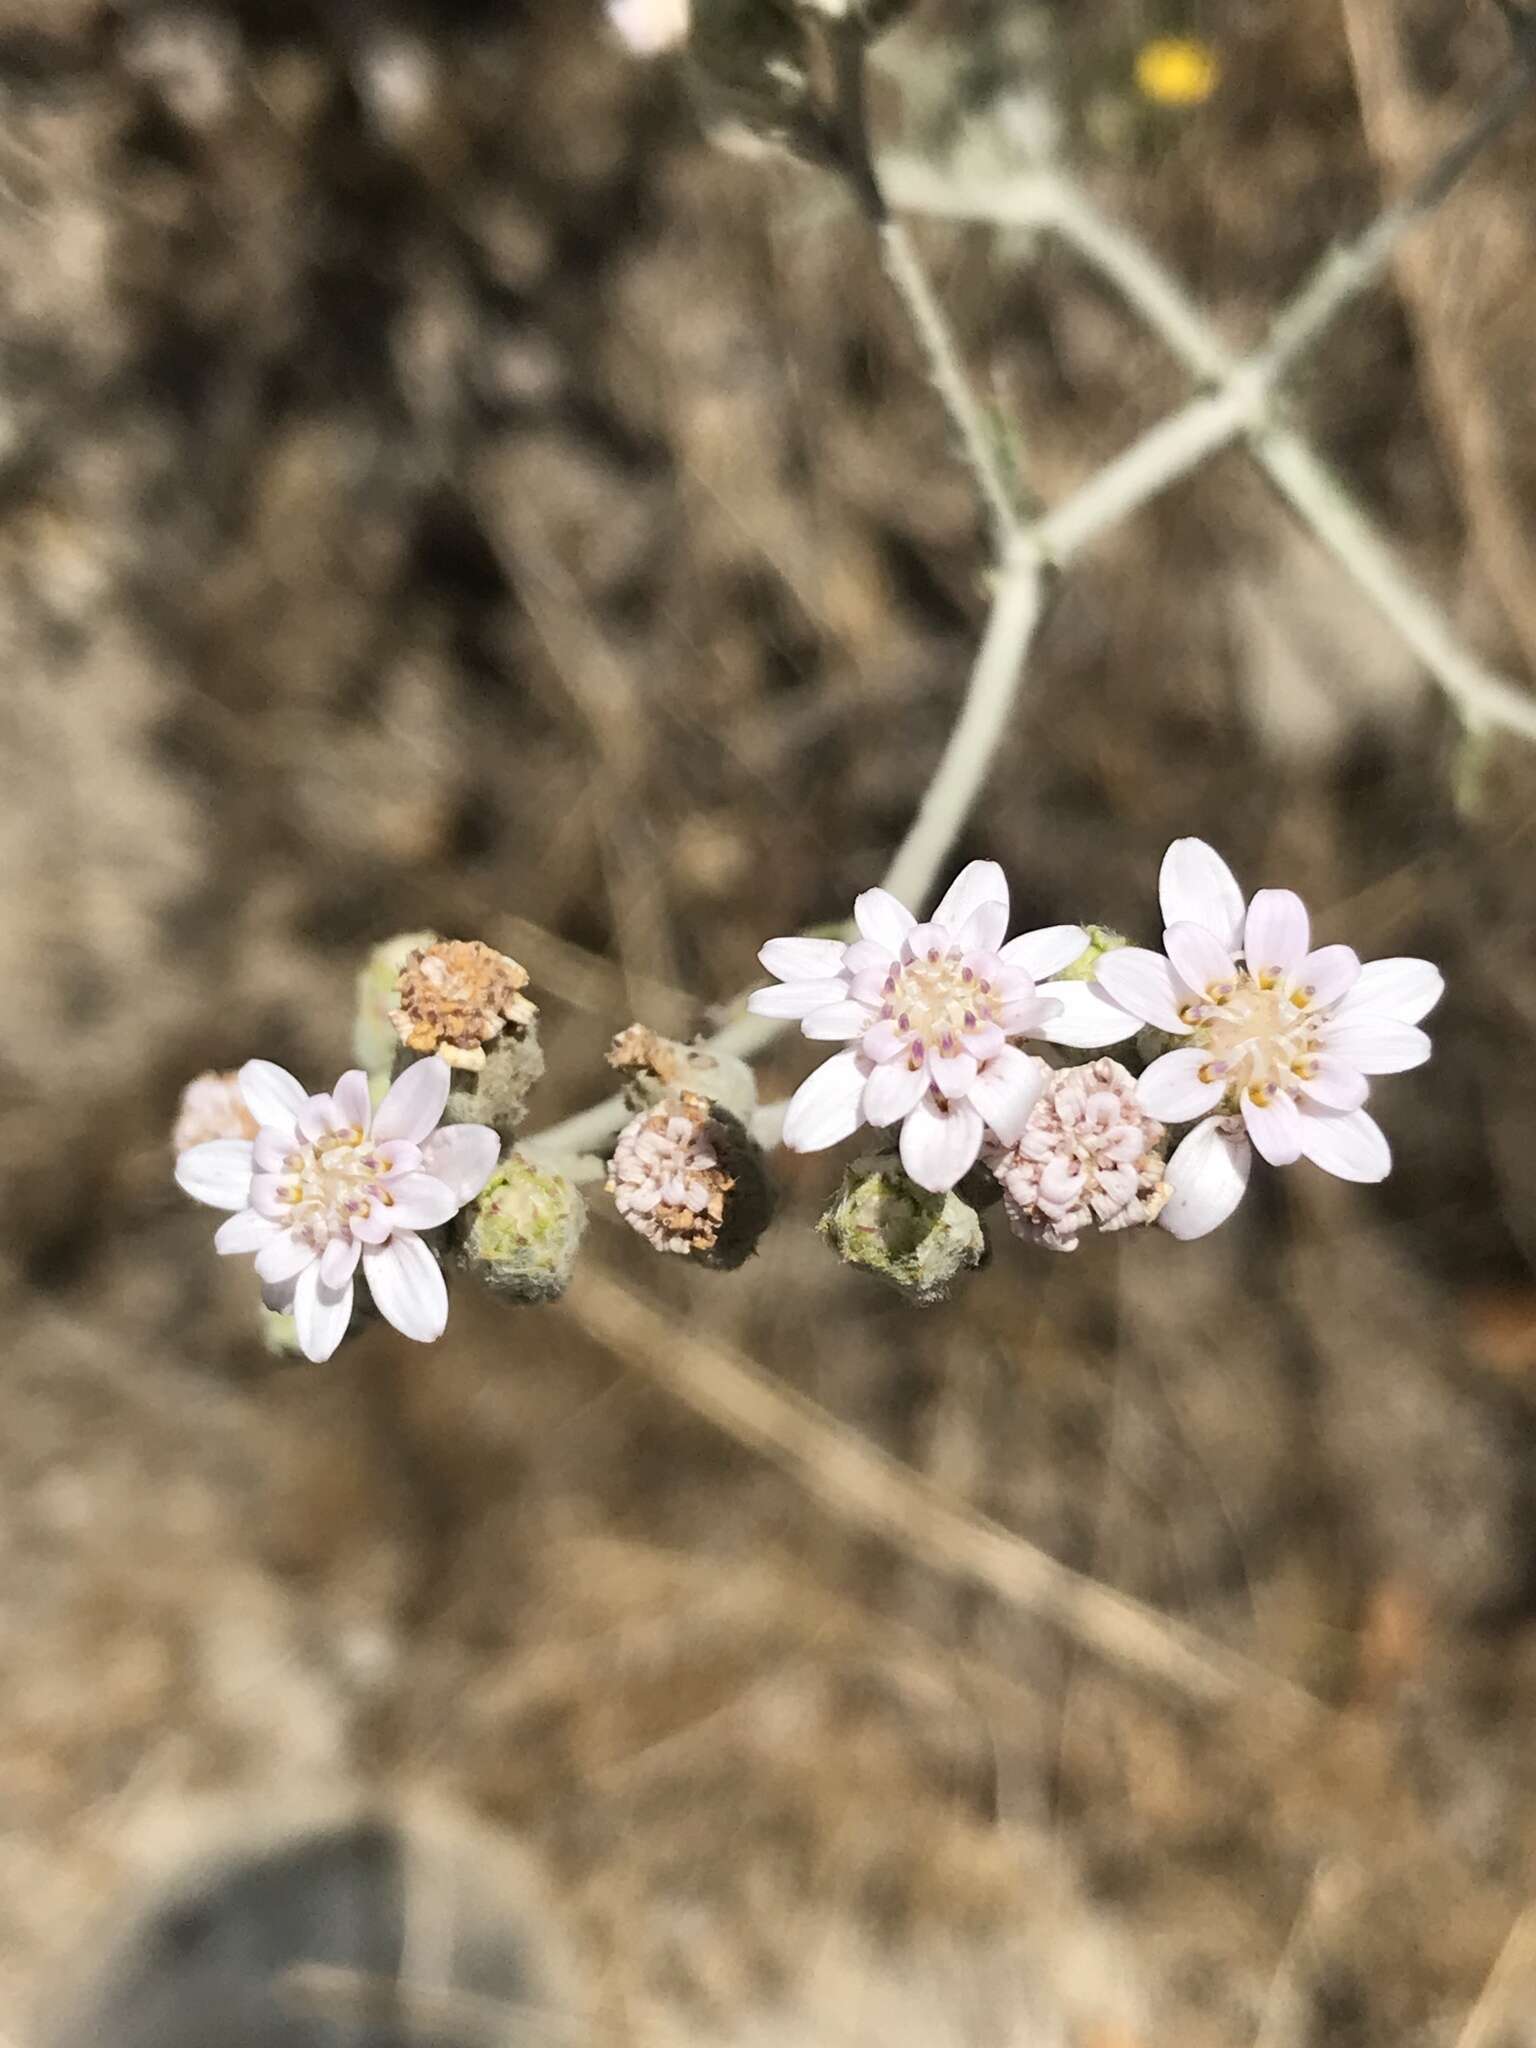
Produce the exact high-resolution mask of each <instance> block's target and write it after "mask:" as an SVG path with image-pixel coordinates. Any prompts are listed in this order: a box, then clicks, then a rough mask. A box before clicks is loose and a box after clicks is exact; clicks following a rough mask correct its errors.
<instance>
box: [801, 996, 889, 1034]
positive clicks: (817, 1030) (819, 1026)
mask: <svg viewBox="0 0 1536 2048" xmlns="http://www.w3.org/2000/svg"><path fill="white" fill-rule="evenodd" d="M873 1022H874V1016H873V1013H872V1012H871V1010H870V1009H869V1007H868V1005H867V1004H864V1003H855V1002H852V1001H849V1002H843V1003H828V1004H827V1005H826V1006H825V1008H823V1009H820V1010H812V1011H811V1012H810V1014H809V1015H808V1016H806V1017H803V1018H802V1019H801V1020H800V1029H801V1030H802V1031H803V1032H804V1034H805V1036H806V1037H807V1038H825V1039H849V1038H862V1037H863V1036H864V1033H865V1032H866V1031H867V1030H868V1029H869V1027H870V1025H871V1024H872V1023H873Z"/></svg>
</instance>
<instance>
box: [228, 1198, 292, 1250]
mask: <svg viewBox="0 0 1536 2048" xmlns="http://www.w3.org/2000/svg"><path fill="white" fill-rule="evenodd" d="M282 1227H283V1226H282V1225H281V1224H280V1223H274V1222H273V1221H272V1219H271V1217H270V1216H259V1215H258V1214H257V1213H256V1211H255V1210H254V1209H241V1210H240V1211H239V1212H238V1213H237V1214H236V1215H233V1216H226V1217H225V1219H224V1221H223V1222H222V1223H221V1224H220V1225H219V1227H218V1229H217V1230H216V1231H215V1232H214V1233H213V1248H214V1250H215V1251H216V1252H220V1253H223V1254H224V1255H225V1256H227V1255H228V1254H229V1253H230V1252H259V1251H260V1250H261V1248H262V1246H263V1245H264V1244H266V1243H268V1242H269V1241H270V1240H271V1239H272V1238H274V1237H276V1236H277V1234H278V1232H279V1231H280V1230H281V1229H282Z"/></svg>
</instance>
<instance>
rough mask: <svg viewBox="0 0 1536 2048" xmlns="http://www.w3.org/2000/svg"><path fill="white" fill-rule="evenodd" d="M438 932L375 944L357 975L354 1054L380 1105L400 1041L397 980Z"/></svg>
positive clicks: (408, 934) (401, 935)
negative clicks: (395, 1017) (394, 1014)
mask: <svg viewBox="0 0 1536 2048" xmlns="http://www.w3.org/2000/svg"><path fill="white" fill-rule="evenodd" d="M436 937H437V934H436V932H401V933H399V934H397V936H396V937H394V938H392V939H385V940H384V941H383V943H382V944H380V945H377V946H375V947H374V948H373V950H372V952H371V953H369V955H368V958H367V959H366V960H365V961H364V963H363V965H362V967H361V968H360V969H359V971H358V976H357V1011H356V1015H355V1017H354V1019H353V1024H352V1057H353V1059H355V1060H356V1061H357V1064H358V1065H359V1066H360V1067H362V1068H363V1069H364V1070H365V1071H366V1073H367V1075H368V1086H369V1089H370V1090H371V1092H372V1095H373V1101H374V1107H375V1108H377V1107H378V1104H379V1102H380V1101H381V1099H382V1098H383V1095H384V1092H385V1090H386V1089H387V1088H388V1087H389V1082H390V1070H391V1068H392V1067H393V1065H394V1058H395V1054H396V1053H397V1052H398V1051H399V1049H400V1041H399V1039H398V1038H397V1037H396V1035H395V1027H394V1025H393V1024H392V1023H391V1022H390V1012H391V1010H393V1009H394V1007H395V1005H396V1003H397V1002H398V1001H399V1000H400V998H399V996H398V995H397V994H396V992H395V982H396V979H397V978H398V976H399V973H400V970H401V968H402V967H404V965H405V963H406V961H407V960H408V959H409V958H410V956H411V954H412V953H414V952H417V951H420V950H422V949H424V948H425V947H427V946H430V945H431V944H432V943H433V941H434V940H435V939H436Z"/></svg>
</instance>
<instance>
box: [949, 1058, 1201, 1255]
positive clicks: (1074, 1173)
mask: <svg viewBox="0 0 1536 2048" xmlns="http://www.w3.org/2000/svg"><path fill="white" fill-rule="evenodd" d="M1165 1135H1166V1133H1165V1132H1164V1129H1163V1126H1162V1125H1161V1124H1160V1123H1158V1122H1157V1120H1156V1119H1155V1118H1154V1117H1150V1116H1148V1115H1147V1113H1146V1111H1145V1110H1143V1109H1141V1108H1140V1107H1139V1106H1138V1104H1137V1101H1136V1082H1135V1079H1134V1077H1133V1076H1132V1075H1131V1074H1129V1073H1128V1072H1127V1071H1126V1069H1125V1068H1124V1067H1122V1066H1121V1065H1120V1063H1119V1061H1118V1060H1112V1059H1098V1060H1091V1061H1089V1062H1088V1064H1087V1065H1085V1066H1081V1067H1062V1068H1060V1069H1058V1070H1057V1071H1056V1072H1055V1073H1053V1074H1052V1075H1051V1077H1050V1080H1049V1081H1048V1082H1047V1084H1046V1088H1045V1092H1044V1094H1043V1095H1042V1096H1041V1097H1040V1099H1039V1101H1038V1102H1037V1103H1036V1104H1035V1106H1034V1108H1033V1109H1032V1110H1031V1111H1030V1113H1029V1121H1028V1122H1027V1123H1026V1124H1025V1126H1024V1130H1023V1132H1022V1134H1021V1136H1020V1138H1019V1140H1018V1143H1017V1144H1015V1145H1010V1146H1008V1147H1007V1148H1006V1150H1001V1149H1000V1150H998V1151H997V1152H995V1153H994V1154H993V1155H992V1157H991V1159H990V1162H989V1163H990V1165H991V1168H992V1171H993V1173H995V1174H996V1176H997V1178H998V1180H999V1181H1000V1182H1001V1184H1002V1189H1003V1203H1004V1206H1005V1208H1006V1209H1007V1211H1008V1221H1009V1223H1010V1224H1011V1225H1012V1226H1013V1229H1014V1231H1015V1233H1016V1234H1017V1235H1018V1236H1019V1237H1022V1238H1025V1239H1028V1240H1029V1241H1031V1242H1032V1243H1035V1244H1042V1245H1044V1246H1046V1247H1047V1249H1048V1250H1050V1251H1054V1252H1070V1251H1075V1250H1076V1249H1077V1240H1078V1236H1079V1234H1080V1233H1081V1232H1082V1231H1084V1230H1093V1229H1095V1228H1097V1229H1099V1230H1127V1229H1129V1228H1130V1227H1131V1226H1132V1225H1133V1224H1139V1223H1151V1222H1152V1221H1153V1220H1154V1219H1155V1218H1156V1216H1157V1213H1158V1211H1159V1210H1160V1209H1161V1208H1162V1206H1163V1204H1164V1203H1165V1202H1166V1201H1167V1199H1168V1196H1169V1193H1170V1190H1169V1187H1168V1183H1167V1181H1166V1180H1165V1179H1164V1177H1163V1176H1164V1163H1163V1155H1162V1145H1163V1139H1164V1137H1165Z"/></svg>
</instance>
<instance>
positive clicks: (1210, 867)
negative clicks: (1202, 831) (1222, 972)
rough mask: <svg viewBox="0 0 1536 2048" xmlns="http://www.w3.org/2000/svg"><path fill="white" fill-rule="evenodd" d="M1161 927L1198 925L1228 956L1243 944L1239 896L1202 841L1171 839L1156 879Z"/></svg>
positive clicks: (1211, 849)
mask: <svg viewBox="0 0 1536 2048" xmlns="http://www.w3.org/2000/svg"><path fill="white" fill-rule="evenodd" d="M1157 890H1158V901H1159V902H1160V903H1161V904H1162V907H1163V923H1164V924H1165V925H1170V924H1198V925H1201V926H1203V927H1204V929H1205V930H1206V931H1208V932H1209V933H1210V934H1211V935H1212V937H1213V938H1215V939H1216V940H1217V941H1218V942H1219V943H1220V944H1221V946H1222V947H1223V948H1224V949H1225V950H1226V951H1227V952H1228V953H1235V952H1236V951H1237V950H1238V948H1239V947H1240V946H1241V945H1242V943H1243V922H1244V919H1243V892H1242V890H1241V889H1240V888H1239V887H1238V886H1237V878H1236V877H1235V876H1234V874H1233V873H1232V870H1231V869H1230V868H1229V867H1228V866H1227V864H1226V862H1225V861H1224V860H1223V859H1222V857H1221V855H1220V854H1219V853H1217V851H1216V850H1215V848H1214V847H1211V846H1207V845H1206V843H1205V841H1204V840H1203V839H1175V840H1174V842H1173V844H1172V846H1170V847H1169V849H1168V851H1167V852H1166V853H1165V854H1164V855H1163V865H1162V869H1161V871H1160V873H1159V875H1158V878H1157Z"/></svg>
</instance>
